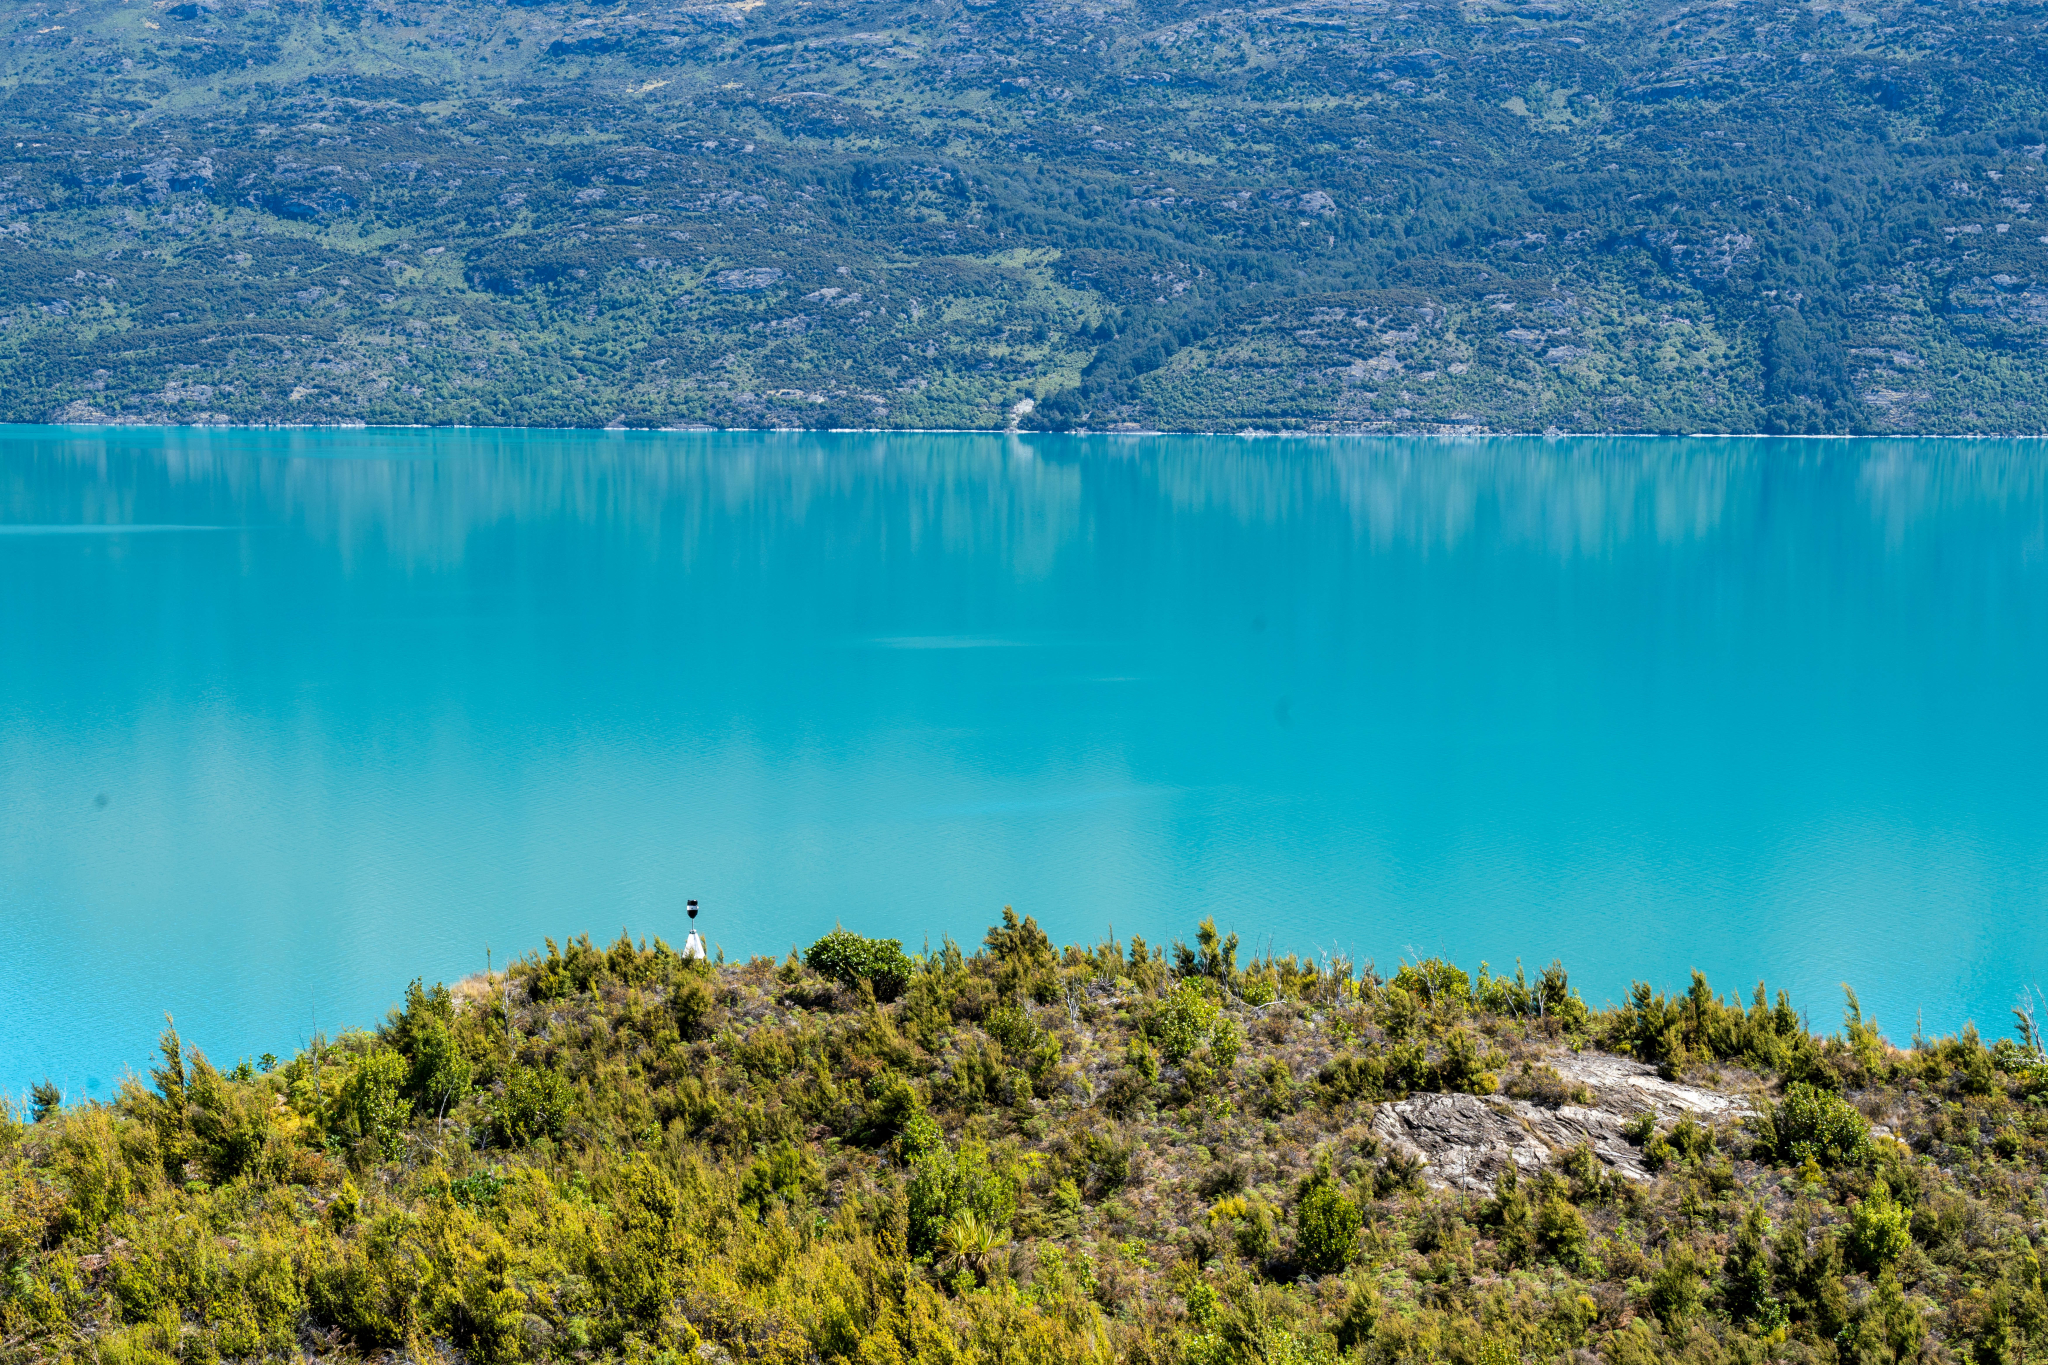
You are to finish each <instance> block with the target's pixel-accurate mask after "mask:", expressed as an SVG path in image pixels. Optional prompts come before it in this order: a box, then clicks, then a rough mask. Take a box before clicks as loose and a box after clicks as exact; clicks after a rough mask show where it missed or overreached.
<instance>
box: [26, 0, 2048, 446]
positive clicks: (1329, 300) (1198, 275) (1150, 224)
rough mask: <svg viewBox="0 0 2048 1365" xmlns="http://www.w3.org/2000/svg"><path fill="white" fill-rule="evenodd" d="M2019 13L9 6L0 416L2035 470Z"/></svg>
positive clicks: (1714, 4)
mask: <svg viewBox="0 0 2048 1365" xmlns="http://www.w3.org/2000/svg"><path fill="white" fill-rule="evenodd" d="M2043 15H2044V10H2043V8H2042V7H2041V5H2039V4H2038V3H2031V2H2029V3H2016V4H2001V5H1992V4H1981V3H1959V4H1953V5H1947V6H1937V5H1929V4H1906V3H1903V0H1843V2H1842V3H1834V2H1833V0H1827V2H1825V3H1818V2H1817V3H1814V4H1809V5H1803V6H1796V7H1780V6H1778V5H1776V4H1772V3H1764V0H1706V2H1703V3H1702V2H1696V0H1628V2H1627V3H1616V2H1615V0H1527V3H1511V2H1510V0H1415V2H1414V3H1397V2H1396V0H1302V2H1301V3H1290V4H1281V5H1276V6H1269V7H1262V8H1261V7H1254V8H1233V7H1230V6H1229V5H1227V4H1223V3H1220V2H1219V0H1190V2H1189V3H1185V4H1178V5H1167V4H1162V3H1154V2H1152V0H1080V2H1079V3H1073V2H1071V0H988V2H987V3H976V2H975V0H922V2H912V0H887V2H886V3H877V2H874V0H846V2H845V3H837V2H827V0H740V2H739V3H729V4H728V3H703V2H702V0H690V2H689V3H681V4H674V3H668V4H661V5H656V6H654V7H649V8H642V9H635V10H627V9H623V8H619V7H605V6H597V5H591V4H585V3H581V0H573V2H572V3H510V4H507V3H488V4H487V3H482V0H349V2H347V3H344V2H342V0H334V2H333V3H304V2H303V0H187V2H185V3H175V2H174V0H157V2H156V3H147V2H145V0H76V2H74V3H36V4H21V3H17V4H14V5H12V6H10V7H9V8H8V9H7V12H6V27H7V33H8V40H7V50H6V53H5V67H4V78H0V117H4V120H5V131H6V132H7V133H8V134H10V135H9V136H7V137H6V138H5V139H4V140H0V416H4V417H5V418H6V419H8V420H14V421H29V422H34V421H52V420H54V421H80V422H105V421H119V422H193V423H219V422H303V423H342V422H370V423H479V424H525V425H542V426H548V425H553V426H627V427H689V426H703V425H710V426H744V427H766V426H784V427H923V428H937V427H982V428H1003V427H1006V426H1018V427H1023V428H1043V429H1057V430H1072V429H1087V430H1095V431H1105V430H1134V429H1159V430H1171V431H1240V430H1258V431H1434V432H1442V431H1465V430H1494V431H1499V430H1516V431H1542V430H1545V429H1547V428H1553V427H1554V428H1561V429H1566V430H1577V431H1620V432H1639V431H1660V432H1692V431H1733V432H1749V431H1765V430H1768V431H1776V432H1806V433H1821V432H1828V433H1843V432H1920V433H1931V432H1944V433H2001V432H2003V433H2031V432H2037V431H2039V430H2040V428H2041V417H2040V414H2041V412H2042V411H2044V401H2048V346H2044V343H2048V284H2044V283H2043V281H2042V269H2043V262H2044V260H2048V229H2044V227H2043V225H2042V214H2041V212H2040V211H2039V209H2040V205H2041V203H2042V200H2043V196H2042V176H2043V165H2042V152H2043V146H2044V144H2048V133H2044V132H2043V127H2042V120H2043V117H2044V114H2048V105H2044V102H2043V99H2042V90H2043V80H2044V66H2043V60H2042V56H2041V52H2042V48H2043V32H2042V30H2043Z"/></svg>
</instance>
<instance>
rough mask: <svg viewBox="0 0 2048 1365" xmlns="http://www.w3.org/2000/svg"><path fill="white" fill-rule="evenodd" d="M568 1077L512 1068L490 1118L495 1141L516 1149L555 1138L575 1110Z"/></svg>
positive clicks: (553, 1072) (558, 1073)
mask: <svg viewBox="0 0 2048 1365" xmlns="http://www.w3.org/2000/svg"><path fill="white" fill-rule="evenodd" d="M575 1104H576V1092H575V1091H574V1090H573V1089H572V1088H571V1087H570V1085H569V1081H568V1078H567V1077H565V1076H563V1075H562V1074H561V1073H560V1072H559V1071H552V1070H549V1069H547V1068H545V1067H537V1066H515V1067H513V1068H512V1073H511V1074H510V1075H509V1076H507V1077H506V1078H505V1093H504V1094H503V1095H502V1096H501V1097H500V1098H499V1100H498V1103H497V1105H496V1108H495V1113H494V1115H493V1127H494V1128H495V1130H496V1137H497V1139H498V1141H499V1142H501V1143H503V1144H505V1145H506V1146H508V1147H520V1146H524V1145H525V1144H526V1143H529V1142H533V1141H535V1140H537V1139H539V1138H559V1137H561V1136H562V1132H563V1129H564V1128H565V1127H566V1125H567V1124H568V1121H569V1115H570V1113H571V1112H572V1111H573V1109H574V1108H575Z"/></svg>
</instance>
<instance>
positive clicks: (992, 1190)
mask: <svg viewBox="0 0 2048 1365" xmlns="http://www.w3.org/2000/svg"><path fill="white" fill-rule="evenodd" d="M906 1199H907V1213H908V1220H909V1233H910V1253H911V1255H913V1256H929V1255H930V1254H931V1253H932V1252H933V1251H934V1250H935V1249H936V1248H937V1247H938V1245H939V1238H940V1236H941V1234H942V1233H943V1232H944V1230H945V1227H946V1224H947V1223H949V1222H950V1221H952V1218H953V1215H954V1214H956V1213H960V1212H962V1211H963V1210H964V1211H967V1212H971V1213H973V1214H974V1216H975V1218H976V1219H977V1220H979V1221H980V1222H981V1223H983V1224H985V1225H987V1226H988V1227H991V1228H996V1229H1007V1228H1008V1227H1009V1226H1010V1224H1011V1223H1013V1222H1014V1221H1015V1220H1016V1217H1017V1182H1016V1181H1015V1179H1013V1178H1012V1177H1011V1176H1010V1175H1009V1174H1008V1173H1007V1172H1004V1171H1000V1170H998V1169H996V1167H995V1165H994V1163H993V1162H992V1161H991V1159H990V1156H989V1151H988V1148H987V1147H985V1146H983V1145H982V1144H981V1143H978V1142H968V1143H963V1144H961V1146H960V1147H959V1149H958V1150H954V1149H951V1148H948V1147H946V1146H944V1145H943V1144H940V1145H939V1146H936V1147H934V1148H931V1149H930V1150H927V1151H926V1152H925V1153H924V1154H923V1155H922V1156H920V1157H918V1158H917V1162H916V1165H915V1167H914V1168H913V1170H912V1172H911V1176H910V1183H909V1186H908V1188H907V1190H906Z"/></svg>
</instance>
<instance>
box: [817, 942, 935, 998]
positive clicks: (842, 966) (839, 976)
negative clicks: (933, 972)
mask: <svg viewBox="0 0 2048 1365" xmlns="http://www.w3.org/2000/svg"><path fill="white" fill-rule="evenodd" d="M804 965H805V966H806V967H809V968H810V969H811V970H812V971H814V972H816V973H818V974H819V975H820V976H825V977H830V978H831V979H832V980H834V981H838V982H842V983H843V984H845V985H849V986H851V985H855V984H857V983H859V982H862V981H865V982H867V983H868V985H869V986H870V987H872V988H873V990H874V992H875V998H876V999H877V1000H894V999H895V998H896V997H897V996H899V995H901V994H902V993H903V988H904V986H905V985H907V984H908V983H909V981H910V977H911V973H912V972H913V971H914V970H915V966H914V964H913V963H912V962H911V960H910V959H909V958H908V957H907V956H905V955H904V952H903V944H902V942H901V941H900V940H897V939H893V938H862V937H861V936H860V935H859V934H855V933H850V932H848V931H847V930H845V929H834V930H833V931H832V932H831V933H829V934H827V935H825V937H823V938H821V939H819V940H818V941H817V942H816V943H813V944H812V945H811V946H810V947H809V948H807V949H805V950H804Z"/></svg>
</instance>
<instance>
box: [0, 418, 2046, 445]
mask: <svg viewBox="0 0 2048 1365" xmlns="http://www.w3.org/2000/svg"><path fill="white" fill-rule="evenodd" d="M0 426H4V427H5V428H7V429H9V430H14V431H33V430H38V429H50V430H68V431H519V432H582V433H586V434H590V435H619V436H630V435H639V436H748V435H750V436H800V435H815V436H1064V437H1114V438H1154V437H1185V438H1191V439H1192V438H1202V439H1207V440H1214V439H1217V438H1237V439H1240V440H1333V439H1336V440H1353V439H1359V438H1375V439H1382V440H1413V439H1417V438H1429V439H1434V440H1558V441H1581V440H1617V441H1697V440H1707V441H2048V431H2030V432H2001V431H1988V432H1987V431H1967V432H1924V431H1910V432H1823V433H1812V432H1785V433H1773V432H1767V431H1685V432H1672V431H1563V430H1557V429H1551V430H1546V431H1504V430H1493V429H1490V428H1455V429H1450V430H1442V429H1439V430H1428V429H1421V428H1418V429H1414V430H1403V431H1267V430H1263V429H1256V428H1247V429H1244V430H1241V431H1160V430H1152V429H1147V430H1141V431H1095V430H1090V429H1088V428H1076V429H1073V430H1070V431H1044V430H1032V431H1024V430H1013V429H1008V428H1003V427H713V426H694V427H536V426H520V425H517V424H512V423H507V424H504V425H497V424H492V425H479V424H473V423H464V422H449V423H429V422H8V423H0Z"/></svg>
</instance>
